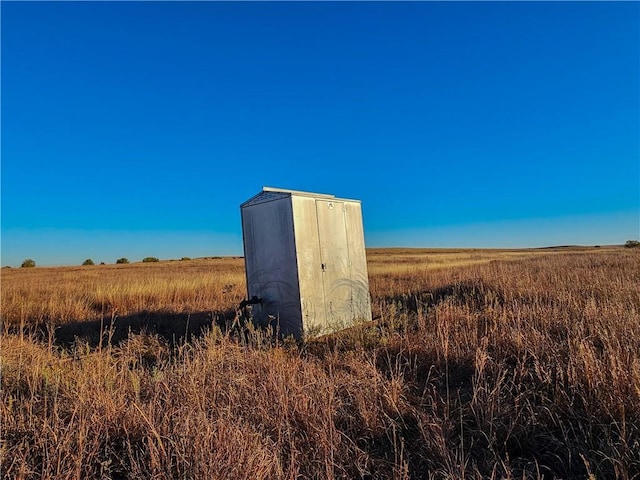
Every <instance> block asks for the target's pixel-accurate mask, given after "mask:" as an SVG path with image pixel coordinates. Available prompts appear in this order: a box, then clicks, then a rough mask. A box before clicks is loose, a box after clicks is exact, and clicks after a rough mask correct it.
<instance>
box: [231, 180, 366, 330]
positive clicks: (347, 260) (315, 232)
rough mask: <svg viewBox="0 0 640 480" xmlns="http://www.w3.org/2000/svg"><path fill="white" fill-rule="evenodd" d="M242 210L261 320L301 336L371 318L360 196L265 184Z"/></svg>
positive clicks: (250, 286)
mask: <svg viewBox="0 0 640 480" xmlns="http://www.w3.org/2000/svg"><path fill="white" fill-rule="evenodd" d="M240 211H241V216H242V234H243V240H244V256H245V267H246V275H247V291H248V294H249V298H252V297H256V298H257V299H260V300H261V308H258V309H256V310H254V311H255V312H256V313H257V314H258V317H261V318H260V320H262V321H263V322H267V321H269V320H271V321H272V322H273V323H274V324H277V328H278V329H279V332H280V334H282V335H283V336H288V335H293V336H294V337H296V338H301V337H302V336H303V335H305V336H316V335H323V334H326V333H330V332H334V331H337V330H340V329H342V328H345V327H349V326H351V325H353V324H354V323H355V322H358V321H370V320H371V301H370V297H369V279H368V276H367V259H366V254H365V247H364V231H363V227H362V209H361V206H360V201H359V200H348V199H345V198H336V197H335V196H334V195H326V194H319V193H310V192H300V191H296V190H283V189H279V188H270V187H264V188H263V189H262V192H260V193H258V194H257V195H255V196H254V197H252V198H251V199H249V200H247V201H246V202H244V203H243V204H242V205H241V206H240ZM259 311H261V312H259Z"/></svg>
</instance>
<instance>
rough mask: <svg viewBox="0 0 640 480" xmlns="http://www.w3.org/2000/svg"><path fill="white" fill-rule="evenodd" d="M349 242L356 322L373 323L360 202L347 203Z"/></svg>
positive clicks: (354, 317)
mask: <svg viewBox="0 0 640 480" xmlns="http://www.w3.org/2000/svg"><path fill="white" fill-rule="evenodd" d="M345 209H346V225H347V240H348V243H349V261H350V262H351V288H352V295H353V319H354V321H356V322H358V321H365V322H370V321H371V296H370V294H369V275H368V273H367V252H366V250H365V243H364V227H363V224H362V206H361V204H360V202H346V203H345Z"/></svg>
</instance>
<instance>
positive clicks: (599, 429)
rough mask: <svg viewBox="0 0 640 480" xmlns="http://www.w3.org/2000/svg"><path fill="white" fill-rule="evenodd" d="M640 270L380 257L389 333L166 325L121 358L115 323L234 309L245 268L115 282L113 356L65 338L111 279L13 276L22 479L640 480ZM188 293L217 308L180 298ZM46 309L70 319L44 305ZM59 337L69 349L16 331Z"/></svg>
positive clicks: (10, 445)
mask: <svg viewBox="0 0 640 480" xmlns="http://www.w3.org/2000/svg"><path fill="white" fill-rule="evenodd" d="M410 253H413V254H415V253H416V252H410ZM638 253H639V252H635V251H632V250H624V249H618V250H604V249H603V250H600V251H596V250H594V251H592V252H579V253H577V252H573V253H558V252H554V253H551V254H536V255H533V254H531V253H527V255H525V256H524V257H522V256H519V257H518V256H516V257H513V258H512V256H504V257H502V259H500V258H490V261H488V262H483V261H481V260H486V259H487V258H486V256H490V257H491V256H494V255H496V252H475V253H472V255H477V256H479V257H478V258H469V259H468V260H469V261H470V263H467V264H466V265H461V264H460V263H456V265H457V266H453V267H449V268H446V267H445V266H444V265H443V266H442V268H440V267H439V268H431V267H429V265H433V264H434V263H437V262H435V259H433V258H431V259H429V258H430V255H431V256H433V255H437V253H434V252H422V253H421V254H420V255H417V256H418V257H420V256H422V258H412V260H411V261H410V262H402V261H399V262H397V263H396V267H395V268H393V260H391V259H392V258H393V255H394V253H393V252H379V253H378V252H372V254H371V255H370V267H369V268H370V273H371V290H372V296H373V303H374V310H375V311H376V316H377V317H379V319H378V320H377V321H375V322H373V323H371V324H367V325H362V326H359V327H355V328H353V329H350V330H348V331H345V332H342V333H340V334H336V335H334V336H331V337H327V338H322V339H317V340H312V341H309V342H307V343H304V344H300V345H296V344H292V343H287V342H285V343H279V344H277V343H275V342H273V341H272V340H271V338H270V337H269V336H268V335H265V334H264V333H262V332H259V331H254V330H251V329H250V330H249V331H246V332H244V333H243V334H242V335H233V334H232V333H230V332H226V333H223V332H222V331H221V330H220V329H218V328H216V327H215V326H214V327H211V328H209V330H208V331H207V332H205V333H202V334H201V335H198V336H193V337H191V338H190V339H188V340H187V339H186V338H187V337H184V338H182V339H180V338H178V337H176V336H175V335H174V336H171V335H168V334H167V333H169V332H167V331H163V330H162V329H160V331H158V329H157V328H155V329H154V324H152V323H149V324H147V325H145V326H146V327H147V331H146V332H145V331H144V329H142V330H141V333H133V332H132V333H131V334H128V335H123V336H122V337H121V338H118V339H117V340H116V339H115V338H114V336H113V333H114V332H113V327H111V330H110V325H111V319H112V318H113V319H115V323H116V324H117V323H118V322H119V321H121V320H123V318H124V319H125V321H126V319H127V318H131V317H132V316H135V315H136V314H137V313H138V312H139V310H140V309H142V310H145V311H147V312H152V313H154V314H155V315H165V316H167V317H168V318H171V319H175V318H177V317H176V316H175V315H183V314H186V315H189V312H190V311H191V312H204V311H207V310H220V311H229V310H232V308H233V306H234V303H233V302H235V301H236V300H238V299H239V298H241V296H242V294H243V293H244V292H243V288H244V286H243V284H242V282H243V280H242V276H243V273H242V267H241V263H238V264H236V263H232V264H229V265H226V266H224V267H222V264H221V263H220V264H216V265H217V266H216V265H214V264H206V265H204V264H200V265H199V264H198V262H196V261H194V262H193V264H192V265H190V266H189V265H177V264H176V265H177V266H176V265H174V264H164V265H162V264H161V265H153V266H144V267H142V266H129V267H124V268H123V269H115V268H113V269H112V270H113V271H112V272H110V273H108V274H104V277H103V276H102V275H103V274H100V277H98V278H99V279H102V280H108V281H110V282H112V285H113V288H114V292H119V293H118V294H116V293H114V295H113V296H112V297H111V301H110V303H109V307H108V308H109V309H112V310H108V309H107V310H105V312H106V313H105V314H104V318H103V319H102V322H101V323H93V324H92V325H93V328H94V329H96V328H97V329H99V328H100V327H102V328H103V330H104V332H103V333H104V335H98V336H99V338H100V341H98V342H95V341H94V337H92V336H91V335H90V334H89V333H90V332H82V331H80V330H78V332H80V333H87V335H84V336H83V335H76V338H75V341H73V342H66V341H65V342H62V341H60V340H59V339H58V338H57V335H58V333H59V331H60V329H63V328H64V326H65V323H64V322H65V321H68V320H70V319H72V320H74V321H76V322H77V321H78V320H82V319H83V318H87V319H95V317H96V315H97V316H100V315H102V312H100V314H98V312H97V309H95V308H93V309H92V308H87V309H86V310H82V309H83V308H85V307H82V308H79V310H78V311H85V312H87V316H86V317H70V316H68V315H70V313H67V314H65V315H67V316H64V315H60V311H62V310H63V309H62V308H61V307H59V305H60V304H64V302H65V301H66V300H68V298H67V297H72V298H73V299H76V298H78V296H79V294H81V293H84V295H85V296H86V297H91V300H89V301H87V304H88V305H91V304H92V302H94V300H95V299H94V297H93V296H94V295H96V292H97V291H99V288H101V285H102V283H101V282H102V280H99V279H93V280H89V279H87V278H86V277H83V275H90V274H91V270H84V269H83V270H78V271H75V272H71V271H67V270H65V269H58V270H55V269H54V270H52V271H48V270H47V271H45V270H40V269H35V271H29V272H28V275H29V276H30V281H29V282H24V281H23V278H21V276H24V277H25V278H26V277H27V274H26V273H25V272H22V271H20V272H14V271H12V272H10V275H6V274H5V272H4V271H3V272H2V274H3V278H2V315H3V323H4V325H5V331H4V333H3V335H2V359H1V361H2V407H1V411H0V419H1V420H2V459H1V465H0V466H1V471H2V475H3V477H4V478H114V479H115V478H220V479H223V478H267V479H271V478H326V479H332V478H398V479H403V478H621V479H630V478H637V477H638V476H639V475H640V454H639V452H640V255H638ZM403 254H404V253H403V252H397V255H400V256H402V255H403ZM450 254H451V255H457V254H460V252H451V253H450ZM443 255H449V253H447V254H443ZM464 255H467V253H466V252H465V253H464ZM483 255H485V257H483ZM376 257H379V258H376ZM398 259H399V260H400V258H398ZM471 260H474V261H473V262H471ZM475 260H477V261H475ZM457 261H458V262H459V261H461V260H460V259H459V258H458V260H457ZM211 262H213V261H211ZM420 262H422V265H421V264H420ZM390 265H391V267H390ZM378 266H380V267H381V268H380V271H376V269H377V268H378ZM238 267H239V269H238V270H234V269H236V268H238ZM408 267H410V268H408ZM90 268H94V269H99V268H101V267H90ZM183 268H184V270H189V269H190V268H193V270H191V271H190V273H184V277H180V276H181V275H183V273H181V270H182V269H183ZM172 269H173V271H171V272H169V270H172ZM39 270H40V271H39ZM96 271H99V270H96ZM168 272H169V273H168ZM195 272H198V273H195ZM212 272H215V273H213V275H211V274H212ZM61 274H64V275H67V276H68V278H67V281H62V280H60V277H59V275H61ZM39 275H43V277H46V276H47V275H51V276H50V277H49V279H52V278H55V277H56V276H57V278H58V281H57V282H56V285H57V288H58V290H56V286H51V285H48V284H49V283H50V282H47V281H46V280H44V279H43V278H42V277H39ZM111 275H113V276H111ZM210 275H211V276H210ZM226 275H229V276H226ZM118 276H119V277H118ZM134 277H135V278H136V280H135V281H134V280H133V279H134ZM190 277H198V278H190ZM79 278H83V279H82V280H78V279H79ZM118 278H119V280H118ZM180 278H182V280H180ZM142 279H144V280H142ZM218 279H219V281H218ZM76 280H77V282H78V287H77V289H76V288H75V287H73V285H74V282H75V281H76ZM180 281H184V282H187V281H191V282H193V283H192V284H191V286H194V287H195V288H197V289H200V290H204V289H207V291H206V292H203V291H198V292H194V291H189V289H188V288H186V289H185V290H183V291H182V293H177V292H179V291H180V290H179V289H178V288H177V285H179V284H180ZM39 282H41V283H42V285H40V286H38V285H39ZM92 282H93V283H92ZM140 282H142V283H143V285H142V286H136V285H137V284H138V283H140ZM47 285H48V286H47ZM90 285H93V287H88V286H90ZM162 285H164V286H165V287H164V288H165V290H163V292H165V293H163V294H162V295H159V294H158V292H157V291H156V289H159V288H160V286H162ZM229 285H234V286H232V287H230V286H229ZM125 286H126V287H125ZM147 287H148V288H147ZM47 288H50V289H51V290H47ZM19 289H22V294H19V293H16V290H19ZM119 289H120V290H119ZM223 290H226V292H225V293H223ZM136 291H137V292H140V293H138V294H132V293H131V292H136ZM43 292H49V293H43ZM154 294H155V296H154ZM21 295H22V297H21ZM28 295H32V296H31V297H29V296H28ZM47 295H50V296H51V298H53V300H51V302H52V303H51V304H52V305H53V304H57V305H58V306H57V307H56V308H57V310H55V309H54V310H53V312H54V313H52V311H47V310H46V309H43V308H42V307H34V306H33V305H31V302H33V301H34V299H38V298H40V299H46V298H47ZM224 295H227V297H225V296H224ZM210 297H212V298H210ZM236 297H237V298H236ZM19 298H29V300H23V303H22V306H21V308H15V305H20V302H19V301H17V300H16V299H19ZM154 299H155V300H154ZM170 299H175V301H173V300H170ZM184 299H187V301H185V302H184V303H180V302H182V301H183V300H184ZM9 300H10V301H9ZM147 300H148V303H146V302H147ZM154 302H155V303H154ZM189 302H191V303H189ZM70 303H73V302H72V301H70ZM80 305H85V304H84V303H80ZM8 306H13V307H12V308H10V309H9V308H8ZM191 309H193V310H191ZM27 312H30V313H27ZM55 312H57V313H55ZM114 312H115V313H114ZM118 312H122V315H123V317H120V316H119V315H120V314H119V313H118ZM172 315H173V316H172ZM150 318H154V319H157V318H159V317H150ZM43 321H44V322H45V323H46V322H50V324H54V325H53V326H58V327H59V329H58V330H54V328H53V326H52V327H51V328H50V329H49V332H48V333H49V335H42V334H41V333H40V331H39V330H37V329H32V330H31V332H30V333H29V329H28V328H24V329H20V328H16V327H15V325H20V323H22V324H23V325H24V326H27V325H29V324H34V323H41V322H43ZM209 325H210V326H211V325H212V323H211V322H210V323H209ZM156 326H157V325H156ZM166 326H167V325H164V327H166ZM182 328H183V325H180V326H179V328H178V330H181V329H182ZM25 331H26V332H27V333H24V332H25ZM110 335H111V338H109V336H110ZM110 340H111V341H110Z"/></svg>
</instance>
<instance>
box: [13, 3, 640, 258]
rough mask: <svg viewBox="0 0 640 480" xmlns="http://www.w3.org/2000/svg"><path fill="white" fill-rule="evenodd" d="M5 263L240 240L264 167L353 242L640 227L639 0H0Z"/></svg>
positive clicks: (459, 242) (486, 242)
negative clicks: (342, 205)
mask: <svg viewBox="0 0 640 480" xmlns="http://www.w3.org/2000/svg"><path fill="white" fill-rule="evenodd" d="M1 15H2V71H1V75H2V219H1V221H2V265H13V266H15V265H19V264H20V263H21V262H22V260H24V259H25V258H27V257H30V258H33V259H34V260H36V262H37V263H38V264H39V265H58V264H79V263H81V262H82V261H83V260H84V259H85V258H89V257H90V258H92V259H93V260H94V261H96V262H99V261H105V262H107V263H112V262H114V261H115V260H116V258H119V257H122V256H125V257H128V258H129V259H130V260H132V261H134V260H140V259H141V258H143V257H145V256H157V257H160V258H180V257H182V256H190V257H197V256H208V255H234V254H235V255H241V254H242V235H241V227H240V211H239V205H240V203H242V202H243V201H244V200H246V199H248V198H250V197H251V196H253V195H254V194H256V193H258V192H259V191H260V190H261V188H262V186H263V185H267V186H274V187H282V188H291V189H297V190H308V191H316V192H322V193H333V194H335V195H337V196H341V197H348V198H357V199H360V200H362V204H363V212H364V222H365V236H366V242H367V245H368V246H424V247H459V246H470V247H473V246H477V247H524V246H534V247H535V246H546V245H553V244H585V245H594V244H611V243H624V242H625V241H626V240H629V239H637V238H639V237H640V219H639V216H640V160H639V158H640V116H639V115H640V114H639V111H640V98H639V94H640V46H639V45H640V30H639V24H640V3H638V2H623V3H612V2H602V3H598V2H568V3H557V2H542V3H524V2H493V3H479V2H472V3H462V2H448V3H447V2H445V3H440V2H438V3H436V2H424V3H419V2H408V3H383V2H372V3H369V2H358V3H343V2H327V3H322V2H319V3H311V2H303V3H293V2H283V3H266V2H255V3H253V2H248V3H246V2H230V3H219V2H193V3H178V2H175V3H174V2H140V3H133V2H104V3H100V2H63V3H54V2H2V4H1Z"/></svg>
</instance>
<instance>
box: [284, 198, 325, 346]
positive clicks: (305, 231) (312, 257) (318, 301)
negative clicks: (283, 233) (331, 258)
mask: <svg viewBox="0 0 640 480" xmlns="http://www.w3.org/2000/svg"><path fill="white" fill-rule="evenodd" d="M291 203H292V206H293V223H294V225H295V240H296V249H297V252H296V255H297V262H298V280H299V282H300V303H301V308H302V323H303V325H304V330H305V332H306V333H307V334H309V333H311V332H313V333H316V332H322V331H323V330H324V329H325V318H326V314H325V306H324V291H323V288H322V268H321V266H322V257H321V256H320V241H319V239H318V238H319V234H318V217H317V213H316V199H315V198H314V197H308V196H301V195H294V196H292V197H291Z"/></svg>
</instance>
